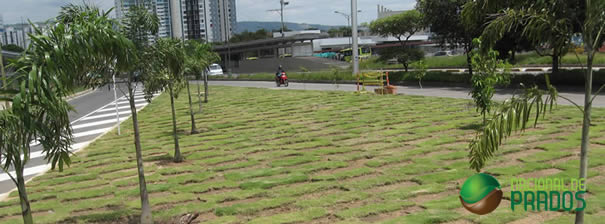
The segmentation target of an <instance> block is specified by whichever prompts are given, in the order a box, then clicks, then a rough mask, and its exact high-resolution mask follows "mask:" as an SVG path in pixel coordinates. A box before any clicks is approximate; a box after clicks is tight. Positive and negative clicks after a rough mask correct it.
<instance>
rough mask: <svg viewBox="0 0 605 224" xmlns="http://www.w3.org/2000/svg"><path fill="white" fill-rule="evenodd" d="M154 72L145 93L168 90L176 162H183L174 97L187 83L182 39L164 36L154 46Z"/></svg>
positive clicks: (147, 79)
mask: <svg viewBox="0 0 605 224" xmlns="http://www.w3.org/2000/svg"><path fill="white" fill-rule="evenodd" d="M152 52H153V64H152V69H153V71H154V72H153V73H151V74H149V76H147V77H146V78H145V81H144V82H145V95H146V96H148V97H149V96H152V95H153V94H154V93H156V92H159V91H166V90H167V91H168V93H169V95H170V107H171V109H172V134H173V136H174V162H177V163H179V162H182V161H183V157H182V156H181V149H180V147H179V137H178V134H177V126H176V112H175V110H174V99H175V98H177V97H178V93H179V92H180V90H181V88H182V87H183V85H184V84H185V77H184V74H183V73H184V67H185V51H184V49H183V44H182V42H181V41H180V40H177V39H170V38H162V39H158V40H157V41H156V42H155V44H154V45H153V46H152Z"/></svg>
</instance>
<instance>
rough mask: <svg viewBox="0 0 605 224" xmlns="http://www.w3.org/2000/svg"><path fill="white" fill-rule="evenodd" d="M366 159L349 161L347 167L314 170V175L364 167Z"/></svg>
mask: <svg viewBox="0 0 605 224" xmlns="http://www.w3.org/2000/svg"><path fill="white" fill-rule="evenodd" d="M368 161H369V160H368V159H359V160H353V161H350V162H349V166H347V167H342V168H336V169H327V170H321V171H318V172H315V173H314V176H323V175H332V174H336V173H340V172H344V171H347V170H352V169H356V168H360V167H364V166H365V163H366V162H368Z"/></svg>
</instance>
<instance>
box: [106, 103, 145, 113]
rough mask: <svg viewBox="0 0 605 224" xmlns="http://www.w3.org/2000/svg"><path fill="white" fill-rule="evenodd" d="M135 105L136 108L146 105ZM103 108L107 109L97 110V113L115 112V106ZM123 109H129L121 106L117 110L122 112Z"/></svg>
mask: <svg viewBox="0 0 605 224" xmlns="http://www.w3.org/2000/svg"><path fill="white" fill-rule="evenodd" d="M135 105H136V107H142V106H145V105H147V103H142V104H138V105H137V104H135ZM104 108H107V109H102V110H99V111H97V112H107V111H114V112H115V111H116V108H115V106H109V107H104ZM124 109H130V106H121V107H118V110H124Z"/></svg>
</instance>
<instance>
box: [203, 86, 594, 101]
mask: <svg viewBox="0 0 605 224" xmlns="http://www.w3.org/2000/svg"><path fill="white" fill-rule="evenodd" d="M194 82H195V81H194ZM200 83H201V82H200ZM210 85H221V86H239V87H257V88H270V89H277V90H287V89H299V90H324V91H356V90H357V85H353V84H336V85H335V84H322V83H294V82H291V83H290V86H289V87H279V88H277V87H276V86H275V83H274V82H265V81H213V80H210ZM373 89H374V88H369V89H368V91H373ZM558 90H559V95H561V96H564V97H566V98H569V99H571V100H573V101H574V102H575V103H577V104H578V105H582V106H583V105H584V92H583V89H581V88H580V87H564V86H559V87H558ZM469 91H470V89H469V88H467V87H455V86H453V87H435V86H425V87H424V88H423V89H420V88H418V87H414V86H397V93H398V94H403V95H417V96H432V97H449V98H459V99H472V98H471V96H470V95H469ZM521 93H523V90H522V89H518V90H513V89H498V90H496V94H494V100H499V101H502V100H506V99H509V98H510V97H511V96H512V95H513V94H517V95H518V94H521ZM210 94H212V93H210ZM557 103H558V104H559V105H572V104H571V103H569V102H568V101H566V100H563V99H559V101H558V102H557ZM593 106H594V107H605V93H601V94H600V95H599V97H597V98H596V99H595V101H594V102H593Z"/></svg>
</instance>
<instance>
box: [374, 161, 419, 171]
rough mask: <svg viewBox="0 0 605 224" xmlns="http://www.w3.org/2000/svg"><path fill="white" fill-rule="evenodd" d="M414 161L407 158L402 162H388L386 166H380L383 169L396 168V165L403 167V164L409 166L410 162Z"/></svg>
mask: <svg viewBox="0 0 605 224" xmlns="http://www.w3.org/2000/svg"><path fill="white" fill-rule="evenodd" d="M413 163H414V162H412V161H411V160H405V161H401V162H395V163H387V164H386V165H384V166H379V167H380V169H381V170H383V171H384V170H387V169H390V168H396V167H402V166H407V165H410V164H413Z"/></svg>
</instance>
